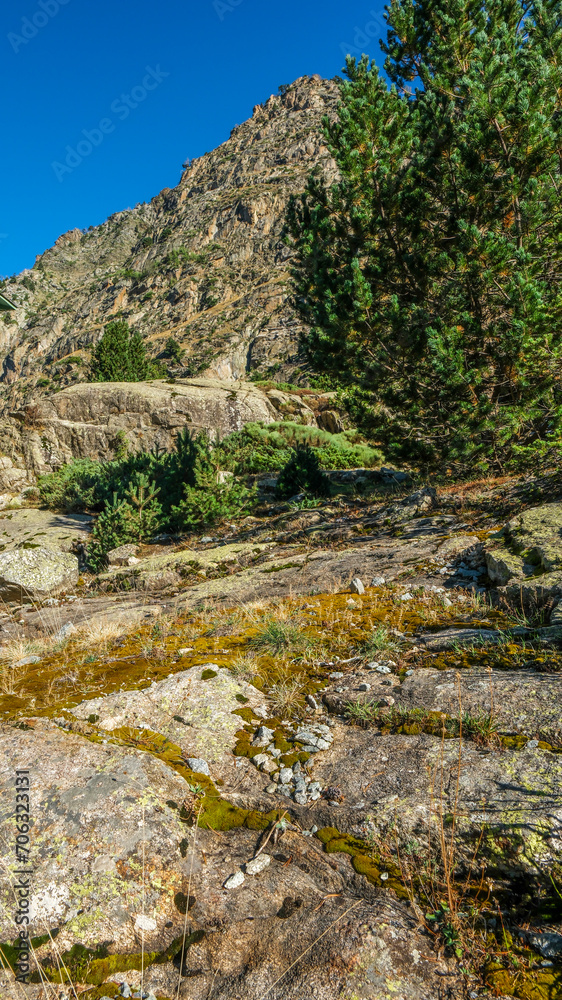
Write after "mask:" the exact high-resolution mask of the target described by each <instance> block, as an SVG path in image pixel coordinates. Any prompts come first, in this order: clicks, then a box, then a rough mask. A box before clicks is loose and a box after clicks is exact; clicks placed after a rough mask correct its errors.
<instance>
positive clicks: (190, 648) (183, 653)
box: [178, 646, 195, 656]
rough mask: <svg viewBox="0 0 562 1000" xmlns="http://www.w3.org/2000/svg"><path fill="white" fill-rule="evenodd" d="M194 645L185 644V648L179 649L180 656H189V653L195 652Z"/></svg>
mask: <svg viewBox="0 0 562 1000" xmlns="http://www.w3.org/2000/svg"><path fill="white" fill-rule="evenodd" d="M194 649H195V647H194V646H185V647H184V648H183V649H178V656H187V654H188V653H193V651H194Z"/></svg>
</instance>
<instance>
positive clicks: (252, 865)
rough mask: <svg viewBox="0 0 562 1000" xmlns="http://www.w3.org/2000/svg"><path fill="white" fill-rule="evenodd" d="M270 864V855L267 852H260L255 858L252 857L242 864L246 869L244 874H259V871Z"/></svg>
mask: <svg viewBox="0 0 562 1000" xmlns="http://www.w3.org/2000/svg"><path fill="white" fill-rule="evenodd" d="M270 864H271V857H270V856H269V854H260V855H259V857H257V858H252V860H251V861H248V862H247V864H245V865H244V868H245V870H246V875H259V873H260V872H262V871H263V870H264V868H267V866H268V865H270Z"/></svg>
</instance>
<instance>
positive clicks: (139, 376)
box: [92, 319, 166, 382]
mask: <svg viewBox="0 0 562 1000" xmlns="http://www.w3.org/2000/svg"><path fill="white" fill-rule="evenodd" d="M165 374H166V369H165V368H164V366H163V365H161V364H160V363H159V362H157V361H151V360H150V358H148V357H147V355H146V347H145V346H144V343H143V340H142V337H141V335H140V333H139V332H138V331H135V332H134V333H131V331H130V330H129V325H128V323H127V322H126V321H125V320H123V319H117V320H113V321H112V322H111V323H108V324H107V326H106V328H105V330H104V332H103V334H102V337H101V338H100V340H99V341H98V343H97V344H96V346H95V347H94V351H93V354H92V378H93V380H94V382H145V381H146V380H147V379H152V378H163V377H165Z"/></svg>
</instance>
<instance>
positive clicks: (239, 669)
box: [228, 653, 260, 682]
mask: <svg viewBox="0 0 562 1000" xmlns="http://www.w3.org/2000/svg"><path fill="white" fill-rule="evenodd" d="M228 666H229V670H230V672H231V673H232V674H233V675H234V677H238V678H239V679H240V680H245V681H250V682H251V681H252V679H253V678H254V677H257V676H259V671H260V665H259V660H258V658H257V656H253V655H252V654H251V653H246V655H245V656H243V655H241V654H240V655H239V656H235V657H234V659H233V660H232V661H231V662H230V663H229V665H228Z"/></svg>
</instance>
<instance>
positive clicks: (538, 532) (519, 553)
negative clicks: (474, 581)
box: [485, 503, 562, 608]
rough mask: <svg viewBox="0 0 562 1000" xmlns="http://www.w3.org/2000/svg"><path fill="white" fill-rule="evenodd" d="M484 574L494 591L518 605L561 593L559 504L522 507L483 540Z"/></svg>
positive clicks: (554, 597)
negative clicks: (522, 509)
mask: <svg viewBox="0 0 562 1000" xmlns="http://www.w3.org/2000/svg"><path fill="white" fill-rule="evenodd" d="M485 557H486V566H487V570H488V576H489V577H490V579H491V581H492V583H494V584H496V588H497V593H498V594H499V595H503V596H504V597H506V598H507V599H508V600H509V601H511V602H515V603H517V606H518V607H519V608H520V607H521V605H522V604H523V606H524V607H526V608H530V607H533V606H534V607H535V608H536V607H540V606H544V605H545V604H547V603H549V602H558V601H559V600H560V598H561V597H562V504H559V503H551V504H543V505H542V506H540V507H532V508H531V509H529V510H525V511H522V512H521V513H520V514H518V515H517V516H516V517H514V518H513V519H512V520H511V521H509V522H508V523H507V524H506V525H504V527H503V528H502V529H501V531H499V532H498V533H497V534H495V535H492V536H490V538H489V540H488V541H487V542H486V543H485Z"/></svg>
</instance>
